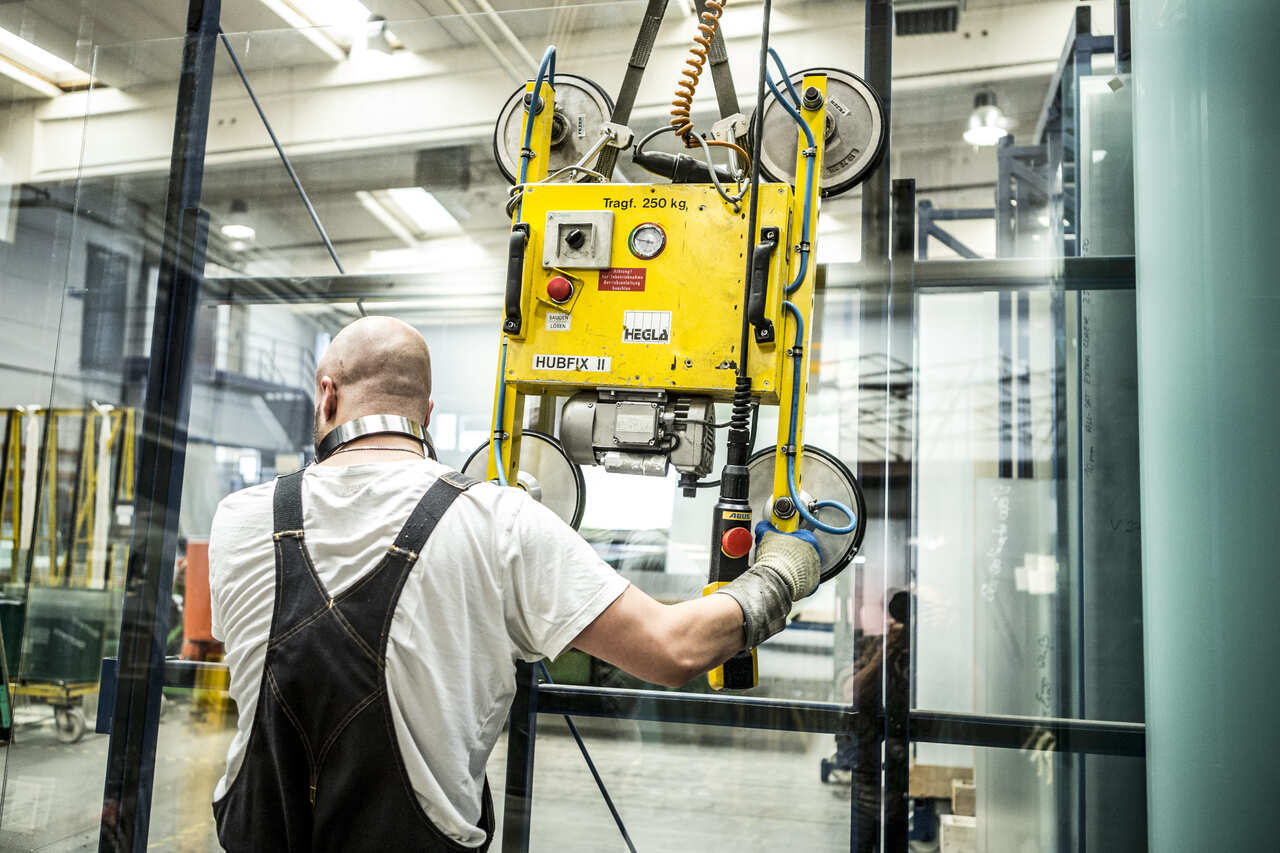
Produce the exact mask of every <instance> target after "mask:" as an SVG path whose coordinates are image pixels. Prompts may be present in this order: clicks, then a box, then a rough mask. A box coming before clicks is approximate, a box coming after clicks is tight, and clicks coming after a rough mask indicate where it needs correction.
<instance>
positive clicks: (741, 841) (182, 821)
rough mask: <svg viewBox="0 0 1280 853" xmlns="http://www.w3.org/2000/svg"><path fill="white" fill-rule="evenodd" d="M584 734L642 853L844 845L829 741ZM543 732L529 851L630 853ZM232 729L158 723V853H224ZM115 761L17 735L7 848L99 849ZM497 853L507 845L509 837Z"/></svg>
mask: <svg viewBox="0 0 1280 853" xmlns="http://www.w3.org/2000/svg"><path fill="white" fill-rule="evenodd" d="M31 713H36V714H38V712H36V711H35V709H32V712H31ZM43 713H44V714H48V712H47V711H44V712H43ZM23 718H24V717H23V716H22V715H20V716H19V718H18V719H19V722H21V721H22V719H23ZM35 719H40V717H39V716H38V715H37V716H36V717H35ZM581 724H582V729H583V735H584V737H585V738H586V740H587V744H588V747H589V748H590V750H591V754H592V757H593V758H594V759H595V761H596V765H597V767H598V768H599V770H600V773H601V775H602V776H603V778H604V780H605V783H606V784H607V785H608V786H609V790H610V793H611V794H612V796H613V799H614V802H615V803H616V805H617V806H618V809H619V811H620V812H621V815H622V818H623V820H624V822H625V823H626V825H627V828H628V831H629V832H630V834H631V838H632V840H633V841H634V842H635V845H636V847H637V849H638V850H640V851H644V853H649V851H667V850H670V851H677V850H678V851H703V850H718V849H733V850H735V851H742V853H746V851H756V850H759V851H766V850H768V851H776V850H779V849H791V850H797V851H846V850H848V849H849V789H848V787H842V786H830V785H823V784H822V783H821V782H820V781H819V778H818V761H819V759H820V758H821V757H822V756H823V755H828V754H830V752H831V751H832V741H831V739H830V738H829V737H822V736H810V735H797V734H782V733H774V732H752V731H741V730H733V731H731V730H726V729H717V728H711V727H699V726H667V727H661V726H656V725H650V724H637V723H634V722H630V721H605V720H583V721H581ZM539 725H540V736H539V738H538V740H537V743H536V752H535V759H536V760H535V777H534V806H533V829H532V837H533V843H532V849H533V850H534V851H562V853H575V852H576V851H592V853H594V852H595V851H607V850H625V849H626V848H625V845H624V844H623V843H622V841H621V838H620V836H619V834H618V830H617V828H616V827H615V826H614V823H613V820H612V818H611V817H610V815H609V812H608V810H607V808H606V807H605V805H604V802H603V800H602V799H601V797H600V795H599V793H598V791H597V790H596V788H595V785H594V783H593V782H592V779H591V776H590V774H589V772H588V771H587V768H586V765H585V763H584V762H583V760H582V757H581V755H580V754H579V753H578V749H577V746H576V745H575V743H574V741H573V740H572V738H570V737H569V735H568V732H567V729H566V727H565V726H564V723H563V722H562V721H561V720H559V718H554V717H542V718H540V721H539ZM231 733H232V730H231V725H230V723H229V722H227V721H226V720H224V719H219V718H217V717H216V715H212V714H206V715H204V716H203V718H201V717H200V716H199V715H193V714H192V711H191V705H190V703H188V702H174V703H172V704H171V705H170V706H169V708H168V709H167V711H166V713H165V716H164V718H163V719H162V721H161V725H160V744H159V747H158V749H157V756H158V757H157V761H156V786H155V791H156V793H155V797H154V800H153V803H152V820H151V833H150V849H152V850H164V851H177V852H178V853H204V851H217V850H219V849H220V848H219V847H218V845H217V842H216V840H215V837H214V832H213V819H212V814H211V811H210V808H209V801H210V798H211V794H212V791H213V786H214V784H215V783H216V782H217V779H218V777H219V776H220V775H221V773H222V768H223V761H224V760H225V756H226V747H227V743H228V741H229V740H230V737H231ZM106 752H107V737H106V736H105V735H96V734H87V735H86V736H85V738H84V739H83V740H82V741H81V742H80V743H77V744H74V745H70V746H68V745H63V744H61V743H59V742H58V741H57V740H56V739H55V737H54V734H53V730H52V727H51V726H50V725H48V724H40V725H35V726H28V727H24V728H22V729H21V730H20V731H19V732H18V734H17V738H16V740H15V743H14V744H13V745H12V746H11V747H9V749H8V750H7V755H6V756H5V759H4V760H5V761H6V764H7V766H6V787H5V791H4V801H3V814H2V815H0V850H5V851H9V850H13V851H40V853H68V851H84V850H96V849H97V842H98V823H99V820H98V819H99V813H100V811H101V807H102V806H101V804H102V784H103V775H104V772H105V767H106ZM505 759H506V742H505V737H504V738H502V739H500V740H499V743H498V747H497V749H496V750H495V751H494V754H493V757H492V759H491V760H490V762H489V779H490V783H491V785H492V787H493V790H494V794H495V805H496V807H497V810H498V826H499V830H500V829H501V825H502V818H501V814H502V809H503V803H502V795H501V792H502V787H503V778H504V768H505ZM748 792H749V793H748ZM492 849H493V850H495V851H496V850H500V849H501V838H500V837H499V838H498V839H495V843H494V846H493V848H492Z"/></svg>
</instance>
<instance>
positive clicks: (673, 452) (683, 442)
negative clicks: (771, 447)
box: [560, 388, 716, 477]
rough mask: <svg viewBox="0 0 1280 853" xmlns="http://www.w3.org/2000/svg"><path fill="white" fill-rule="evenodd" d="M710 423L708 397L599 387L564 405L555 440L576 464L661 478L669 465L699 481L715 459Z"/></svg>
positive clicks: (711, 409)
mask: <svg viewBox="0 0 1280 853" xmlns="http://www.w3.org/2000/svg"><path fill="white" fill-rule="evenodd" d="M714 420H715V404H714V402H713V401H712V399H711V398H710V397H704V396H691V395H683V394H668V393H667V392H666V391H661V390H631V389H625V388H602V389H600V390H598V391H582V392H580V393H578V394H575V395H573V396H572V397H570V398H569V399H568V400H567V401H565V404H564V408H563V409H561V411H560V440H561V442H563V444H564V448H565V451H566V452H567V453H568V454H569V458H570V459H572V460H573V461H574V462H577V463H579V464H580V465H600V466H602V467H603V468H604V469H605V470H606V471H613V472H617V473H622V474H643V475H647V476H653V477H663V476H666V473H667V468H668V466H669V465H674V466H675V467H676V470H677V471H679V472H680V473H682V474H692V475H694V476H696V477H703V476H706V475H707V474H709V473H710V472H711V466H712V462H713V461H714V458H715V451H716V444H715V427H714Z"/></svg>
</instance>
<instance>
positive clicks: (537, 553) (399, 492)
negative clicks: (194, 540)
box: [209, 460, 627, 846]
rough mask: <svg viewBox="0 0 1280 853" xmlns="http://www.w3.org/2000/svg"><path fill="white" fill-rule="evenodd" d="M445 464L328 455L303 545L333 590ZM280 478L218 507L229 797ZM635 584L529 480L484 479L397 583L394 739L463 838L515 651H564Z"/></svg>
mask: <svg viewBox="0 0 1280 853" xmlns="http://www.w3.org/2000/svg"><path fill="white" fill-rule="evenodd" d="M448 470H449V469H448V468H446V467H444V466H443V465H440V464H438V463H435V462H431V461H429V460H423V461H421V462H409V463H375V464H366V465H351V466H346V467H339V466H323V465H321V466H316V465H313V466H311V467H309V468H308V469H307V472H306V474H305V475H304V476H303V484H302V513H303V527H304V529H305V530H306V539H305V541H306V545H307V549H308V551H309V552H310V554H311V557H312V560H313V561H314V562H315V566H316V571H317V572H318V574H319V575H320V580H321V581H322V582H323V583H324V585H325V588H326V589H327V590H328V591H329V594H330V595H337V594H338V593H340V592H342V590H344V589H345V588H347V587H348V586H350V585H351V584H352V583H354V582H355V581H356V579H357V578H359V577H361V576H362V575H363V574H365V573H366V572H368V571H369V570H371V569H372V568H373V567H374V566H375V565H377V563H378V561H379V560H380V559H381V558H382V555H383V553H384V552H385V550H386V549H387V547H388V546H389V545H391V543H392V542H393V541H394V540H395V537H396V535H397V534H398V533H399V532H400V528H401V527H402V526H403V525H404V523H405V521H407V520H408V518H409V513H410V512H411V511H412V509H413V507H414V506H415V505H416V504H417V502H418V500H419V499H420V498H421V497H422V495H423V494H424V493H425V492H426V490H427V488H428V487H430V486H431V484H432V483H434V482H435V480H436V478H437V477H438V476H439V475H440V474H442V473H444V472H446V471H448ZM274 491H275V483H263V484H261V485H258V486H254V487H252V488H248V489H244V490H243V491H240V492H236V493H235V494H233V495H229V496H227V497H226V498H224V499H223V500H222V502H221V503H220V504H219V505H218V511H217V514H216V515H215V516H214V519H213V530H212V533H211V534H210V543H209V585H210V588H211V592H212V606H213V635H214V636H215V637H217V638H218V639H220V640H221V641H222V642H223V644H224V645H225V646H226V661H227V664H228V665H229V667H230V670H231V688H230V690H231V698H233V699H234V700H235V702H236V706H237V707H238V709H239V713H240V719H239V723H238V730H237V731H236V735H235V737H234V738H233V739H232V741H231V748H230V749H229V750H228V753H227V771H226V775H224V776H223V777H222V779H221V780H220V781H219V782H218V786H217V788H216V790H215V791H214V799H215V800H217V799H219V798H220V797H222V796H223V795H224V794H225V793H226V791H227V788H228V787H229V786H230V784H231V783H232V781H234V780H235V776H236V773H237V772H238V771H239V769H240V765H241V762H242V761H243V760H244V754H245V748H246V746H247V744H248V741H249V732H250V731H251V729H252V727H253V717H254V711H255V710H256V706H257V702H258V690H259V686H260V682H261V679H262V667H263V663H264V661H265V659H266V648H267V638H268V635H269V634H270V630H271V612H272V606H273V604H274V597H275V555H274V548H273V545H272V540H271V533H272V497H273V495H274ZM626 587H627V582H626V581H625V580H624V579H623V578H622V577H621V576H620V575H618V574H617V573H616V572H614V570H613V569H611V568H610V567H609V566H608V565H607V564H606V563H604V562H603V561H602V560H601V559H600V558H599V557H598V556H597V555H596V553H595V551H593V550H592V548H591V546H590V545H588V544H587V543H586V542H584V541H583V540H582V538H581V537H579V536H578V535H577V534H576V533H575V532H574V531H573V530H572V529H571V528H570V527H569V526H568V525H566V524H565V523H564V522H562V521H561V520H560V519H559V518H558V517H557V516H556V515H555V514H553V513H552V512H551V511H550V510H548V509H547V508H546V507H544V506H542V505H541V504H539V503H537V502H536V501H534V500H533V499H531V498H530V497H529V496H528V495H527V494H525V493H524V492H523V491H521V490H519V489H511V488H501V487H499V486H497V485H494V484H490V483H480V484H477V485H475V486H472V487H471V488H470V489H468V490H466V491H465V492H463V493H462V494H461V495H459V496H458V498H457V500H456V501H455V502H454V504H453V506H451V507H450V508H449V510H448V511H447V512H446V513H445V515H444V516H443V518H441V520H440V523H439V525H438V526H437V527H436V529H435V532H434V533H433V534H432V535H431V538H430V539H428V540H427V545H426V547H425V548H424V549H423V552H422V555H421V557H420V558H419V559H418V561H417V563H415V564H414V566H413V569H412V571H411V573H410V575H409V579H408V581H407V582H406V583H405V586H404V590H403V592H401V594H400V600H399V603H398V604H397V606H396V612H395V615H394V616H393V617H392V621H391V633H390V637H389V639H388V642H387V670H386V671H387V696H388V700H389V701H390V703H391V715H392V718H393V720H394V721H395V729H396V739H397V741H398V742H399V745H400V753H401V755H402V756H403V758H404V763H405V767H406V768H407V769H408V772H409V779H410V781H411V782H412V783H413V788H414V792H415V793H416V794H417V796H418V801H419V802H420V803H421V804H422V807H423V809H424V810H425V811H426V813H427V816H428V817H430V818H431V820H432V822H433V823H435V825H436V826H437V827H438V828H439V829H440V831H441V832H443V833H445V834H446V835H448V836H449V837H450V838H453V839H454V840H456V841H458V842H459V843H461V844H464V845H470V846H476V845H479V844H480V843H481V842H483V841H484V833H483V832H482V831H481V830H480V829H479V828H478V827H477V823H478V822H479V820H480V798H481V792H482V790H483V785H484V769H485V763H486V762H487V761H488V758H489V753H490V752H491V751H492V750H493V746H494V743H495V742H496V741H497V738H498V734H499V731H500V729H501V727H502V724H503V721H504V720H505V719H506V716H507V712H508V710H509V707H510V705H511V699H512V697H513V696H514V695H515V672H514V663H515V661H516V660H517V659H520V660H528V661H533V660H537V659H539V658H542V657H548V658H554V657H556V656H557V655H559V654H560V652H562V651H564V649H565V648H566V647H567V646H568V644H569V643H570V642H571V641H572V640H573V639H574V638H575V637H577V635H578V634H579V633H581V632H582V630H583V629H584V628H585V627H587V625H589V624H591V622H592V621H593V620H594V619H595V618H596V617H597V616H599V615H600V613H601V612H602V611H603V610H604V609H605V608H606V607H608V606H609V605H610V604H611V603H613V601H614V600H615V599H616V598H617V597H618V596H619V595H621V594H622V592H623V590H624V589H626Z"/></svg>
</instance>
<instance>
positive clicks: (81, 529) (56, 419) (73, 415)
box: [0, 407, 137, 586]
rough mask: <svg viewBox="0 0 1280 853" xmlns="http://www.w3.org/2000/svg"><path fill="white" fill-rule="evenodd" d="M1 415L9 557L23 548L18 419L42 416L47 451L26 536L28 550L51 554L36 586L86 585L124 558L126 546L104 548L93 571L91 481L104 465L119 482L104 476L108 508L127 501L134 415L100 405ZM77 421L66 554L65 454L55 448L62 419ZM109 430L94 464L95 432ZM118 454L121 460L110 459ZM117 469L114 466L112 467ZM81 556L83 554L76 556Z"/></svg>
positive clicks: (1, 481) (0, 500)
mask: <svg viewBox="0 0 1280 853" xmlns="http://www.w3.org/2000/svg"><path fill="white" fill-rule="evenodd" d="M0 414H4V415H5V416H6V421H7V427H6V430H7V431H6V437H7V440H8V446H9V452H8V454H7V455H6V457H5V459H4V462H3V466H2V468H0V516H3V515H4V514H5V512H6V511H7V514H8V518H7V519H5V521H7V522H11V528H10V531H9V533H8V535H7V536H6V537H5V538H6V539H8V540H9V541H10V542H11V543H12V551H11V553H12V554H13V555H14V556H15V558H16V556H17V555H18V554H19V553H20V552H21V551H22V550H23V549H24V548H26V547H28V543H27V542H25V541H24V540H23V534H24V533H27V531H24V530H23V529H22V509H21V505H22V477H23V465H24V463H23V459H24V457H25V453H24V450H25V446H24V442H23V429H22V418H23V417H41V418H44V419H45V420H44V423H43V429H42V430H41V434H42V441H43V443H44V445H45V449H44V459H43V462H42V463H41V465H42V471H41V476H42V479H43V483H42V485H41V488H40V498H39V501H40V505H39V507H38V508H37V511H36V516H35V518H34V520H33V529H32V530H31V531H30V534H31V536H32V541H31V542H30V543H29V546H30V547H41V546H43V548H44V550H45V551H46V552H47V553H48V555H49V571H48V577H47V578H41V579H40V582H42V583H48V584H50V585H63V584H65V583H67V582H69V581H70V580H72V579H74V580H75V581H76V582H77V583H78V584H82V585H84V586H91V585H92V584H93V581H94V578H96V577H99V576H100V575H101V574H105V573H106V572H107V570H108V568H109V566H110V564H113V563H118V562H120V560H121V559H124V560H127V559H128V548H129V546H128V545H127V544H123V543H122V544H114V545H113V544H111V543H107V551H106V561H107V565H102V566H96V565H92V563H93V559H92V558H93V554H94V545H95V544H96V542H95V538H94V536H95V531H94V521H95V516H96V512H97V500H96V499H97V483H98V473H99V467H100V466H101V465H107V466H109V470H110V471H111V472H112V473H117V470H118V476H113V477H109V479H110V480H111V481H112V483H113V487H114V488H115V490H116V491H115V494H114V495H113V496H112V497H113V499H112V501H111V503H112V504H113V505H114V504H115V503H117V502H121V501H125V502H128V501H132V500H133V491H134V483H133V476H134V460H135V452H136V448H135V441H136V435H137V414H136V411H135V410H134V409H132V408H128V407H113V408H107V407H103V408H101V409H96V408H89V409H70V408H54V409H46V408H40V407H26V408H21V409H0ZM70 419H76V420H80V421H81V422H82V424H83V428H82V439H81V442H80V447H79V448H78V449H77V451H76V453H77V454H78V455H79V464H78V465H77V466H76V467H77V471H78V474H77V476H78V481H77V483H76V487H75V489H74V494H76V496H77V500H76V503H75V506H73V507H72V508H71V512H72V513H73V516H72V527H71V537H70V539H69V540H68V541H67V542H66V543H63V544H65V545H66V548H65V549H64V548H62V547H60V537H59V530H60V529H62V527H63V525H62V522H63V521H64V520H65V516H64V515H63V514H62V513H60V512H59V507H58V504H59V501H58V481H59V470H58V461H59V457H60V456H63V455H65V453H66V452H67V451H65V450H64V449H62V448H61V447H60V446H59V443H58V435H59V431H60V428H65V423H64V422H65V421H67V420H70ZM104 429H105V430H107V431H108V433H107V435H108V438H107V444H106V448H105V449H106V454H107V455H106V458H102V459H100V458H99V441H100V438H101V431H102V430H104ZM117 451H118V452H119V462H118V463H117V461H116V458H115V457H116V454H117ZM116 465H118V466H119V468H118V469H116V467H115V466H116ZM81 555H83V556H81ZM82 564H83V565H84V574H83V576H77V569H78V567H79V566H80V565H82Z"/></svg>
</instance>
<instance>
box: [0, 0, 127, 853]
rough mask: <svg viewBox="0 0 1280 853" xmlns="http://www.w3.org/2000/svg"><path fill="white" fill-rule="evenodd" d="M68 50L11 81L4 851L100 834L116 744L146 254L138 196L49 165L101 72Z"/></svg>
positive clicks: (4, 230)
mask: <svg viewBox="0 0 1280 853" xmlns="http://www.w3.org/2000/svg"><path fill="white" fill-rule="evenodd" d="M32 11H33V10H32V8H31V4H26V3H16V4H7V5H6V7H5V11H4V13H3V15H0V27H4V28H6V36H9V34H10V33H12V32H17V33H22V34H24V35H25V36H29V37H32V38H35V37H38V36H48V35H50V33H51V32H52V30H51V29H49V28H47V27H44V26H43V25H42V24H40V23H39V22H38V21H37V20H36V19H35V18H34V16H32V15H31V12H32ZM72 26H73V28H74V24H73V25H72ZM9 28H13V29H12V30H10V29H9ZM19 47H21V45H19ZM62 47H66V45H62V46H60V48H59V49H60V50H61V48H62ZM9 49H10V50H12V49H14V47H13V43H12V42H10V48H9ZM23 49H25V48H23ZM63 52H66V53H67V54H68V55H67V57H66V58H65V59H58V58H56V57H54V58H50V59H49V61H50V62H53V61H54V60H55V59H56V60H57V61H58V62H61V63H62V66H61V67H62V69H63V70H62V71H60V72H59V74H60V75H61V76H60V77H59V78H58V80H59V81H60V82H59V85H57V86H54V85H52V84H49V83H47V82H46V83H45V84H44V85H43V86H42V85H41V84H40V82H39V81H33V80H31V79H30V78H29V77H28V78H22V77H21V75H18V76H14V75H7V76H5V77H4V80H5V82H4V84H3V85H0V128H3V130H0V339H3V341H4V343H5V349H4V352H5V354H4V357H3V364H2V365H0V387H2V388H3V391H2V392H0V430H2V433H0V447H2V449H3V457H2V459H0V628H3V631H2V632H0V635H2V638H3V653H4V659H5V660H4V663H5V667H4V672H5V675H6V676H7V678H6V679H5V681H6V683H5V687H6V688H7V689H8V690H9V691H10V694H11V695H9V696H6V697H4V702H3V705H4V707H3V711H2V712H0V713H2V714H3V716H4V718H5V720H4V725H5V727H6V728H8V727H9V724H10V723H11V724H12V742H11V743H8V745H7V746H5V747H4V748H3V751H4V756H3V766H4V789H3V796H4V803H3V818H2V822H0V847H5V848H6V849H8V848H13V849H39V848H45V849H47V848H49V847H52V846H55V845H58V844H60V843H65V844H67V845H71V846H76V845H79V844H88V843H91V842H92V843H96V838H97V835H98V825H99V820H100V817H101V811H102V806H101V802H102V780H103V776H104V770H105V767H106V752H107V739H106V737H104V736H102V735H98V734H96V733H95V732H94V723H95V717H96V712H97V706H98V701H99V691H98V686H99V685H98V679H99V668H100V666H101V662H102V658H103V657H104V656H108V655H114V654H115V653H116V648H117V644H118V641H119V632H120V612H121V602H122V599H123V587H124V572H125V565H126V562H127V560H128V556H129V552H130V548H131V539H132V532H133V517H134V512H133V507H134V469H133V460H134V452H135V448H136V443H137V431H138V426H139V419H138V412H139V410H140V406H141V403H142V399H141V391H140V387H139V385H138V377H139V375H140V368H142V369H144V368H145V349H144V348H143V347H140V346H139V345H138V344H139V339H141V340H143V341H145V338H146V329H147V324H148V322H149V317H148V316H147V305H146V275H147V269H148V259H147V258H146V257H145V255H144V252H143V251H142V247H141V242H140V241H139V240H138V239H136V238H133V237H129V236H127V235H125V234H122V233H121V232H120V231H118V230H117V228H116V225H117V224H118V223H120V222H125V221H127V220H128V216H129V211H128V210H127V205H125V204H124V200H123V199H122V198H121V197H119V196H118V195H114V194H113V193H112V191H111V188H110V187H109V186H107V187H102V188H100V189H99V191H96V192H94V191H89V192H85V193H79V192H77V187H76V186H75V184H74V181H73V180H72V179H71V178H72V177H73V176H74V174H75V168H74V167H75V164H76V162H77V160H76V159H74V158H73V159H71V160H70V161H69V163H68V165H69V166H71V168H70V169H69V170H68V171H66V172H63V173H61V174H59V173H58V170H56V169H55V170H51V172H49V173H44V172H43V170H42V168H41V166H42V165H43V161H42V160H41V158H42V157H43V156H44V155H45V154H46V153H47V152H46V150H45V149H44V148H43V147H40V146H38V145H32V144H31V143H32V140H34V139H35V138H36V137H37V135H38V134H37V131H36V128H35V122H36V119H35V118H34V116H35V115H36V112H37V107H36V105H37V104H43V102H51V99H53V98H55V96H56V99H57V100H58V101H59V108H61V109H64V110H65V111H66V112H65V113H64V116H65V115H71V116H73V117H74V118H73V120H71V121H68V122H67V124H66V125H65V130H66V133H65V134H63V135H62V136H61V137H60V142H61V143H62V144H66V145H68V146H71V147H72V148H73V149H79V148H80V147H81V142H82V141H83V140H84V139H85V138H86V137H85V135H84V133H85V129H84V125H83V116H84V103H85V98H86V97H87V94H86V93H85V92H70V91H67V92H65V93H64V92H63V91H62V87H61V82H67V86H66V88H67V89H76V88H81V86H82V83H83V82H87V80H88V75H87V74H86V73H85V72H83V71H81V70H78V69H77V68H74V67H72V66H71V65H70V64H69V63H70V61H71V60H77V61H78V62H79V64H80V65H81V66H83V67H88V66H89V65H90V62H89V61H87V58H86V57H85V56H84V55H83V54H81V55H76V54H75V51H74V50H72V51H69V52H68V51H63ZM0 61H5V62H7V60H0ZM6 67H9V66H6ZM73 77H74V78H75V79H76V80H80V81H81V83H75V84H72V83H70V82H69V81H71V80H72V78H73ZM24 81H25V82H24ZM56 113H57V109H56V108H55V109H54V110H52V111H51V112H50V113H41V114H40V115H41V118H42V119H44V118H50V119H52V116H53V114H56ZM77 113H78V115H77ZM75 119H78V120H75ZM76 157H78V151H77V154H76ZM104 211H105V212H108V213H107V215H106V216H104V215H103V214H104ZM111 214H114V215H115V216H116V221H115V222H113V221H111V219H110V218H108V217H109V216H110V215H111Z"/></svg>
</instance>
